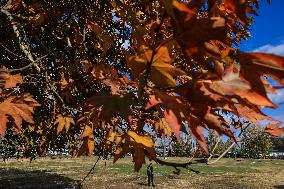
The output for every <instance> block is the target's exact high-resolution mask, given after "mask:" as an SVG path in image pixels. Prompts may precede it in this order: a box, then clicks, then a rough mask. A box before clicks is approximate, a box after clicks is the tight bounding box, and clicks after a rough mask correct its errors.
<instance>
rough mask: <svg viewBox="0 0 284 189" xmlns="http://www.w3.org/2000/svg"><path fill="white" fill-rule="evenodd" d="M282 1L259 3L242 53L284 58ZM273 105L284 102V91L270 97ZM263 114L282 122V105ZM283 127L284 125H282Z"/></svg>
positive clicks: (283, 10)
mask: <svg viewBox="0 0 284 189" xmlns="http://www.w3.org/2000/svg"><path fill="white" fill-rule="evenodd" d="M283 8H284V0H272V2H271V4H268V3H267V2H266V1H265V0H263V1H262V2H261V3H260V9H259V11H258V13H259V16H257V17H255V23H254V24H253V26H252V30H251V32H250V33H251V34H252V37H251V38H249V40H247V41H243V43H242V45H240V49H241V50H242V51H257V52H267V53H273V54H278V55H282V56H284V9H283ZM270 98H271V99H272V101H274V102H275V103H277V104H278V103H281V102H284V89H282V90H278V92H277V95H273V96H270ZM263 112H264V113H266V114H267V115H269V116H272V117H274V118H277V119H278V120H281V121H282V122H284V104H282V105H279V107H278V108H277V109H276V110H274V109H264V110H263ZM283 125H284V124H283Z"/></svg>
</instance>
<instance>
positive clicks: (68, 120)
mask: <svg viewBox="0 0 284 189" xmlns="http://www.w3.org/2000/svg"><path fill="white" fill-rule="evenodd" d="M57 124H58V126H57V131H56V132H57V134H59V133H60V132H62V130H63V128H65V130H66V132H68V130H69V128H70V124H73V125H75V122H74V119H73V118H72V117H63V115H61V114H59V115H57V119H56V121H55V122H54V125H57Z"/></svg>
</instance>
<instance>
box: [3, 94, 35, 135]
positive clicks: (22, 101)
mask: <svg viewBox="0 0 284 189" xmlns="http://www.w3.org/2000/svg"><path fill="white" fill-rule="evenodd" d="M36 106H39V104H38V103H37V101H35V100H34V99H33V98H32V97H31V96H30V95H28V94H25V95H24V96H22V97H20V98H16V97H9V98H7V99H6V100H4V102H2V103H0V121H1V124H0V126H1V129H0V130H1V133H0V134H1V135H4V134H5V130H6V127H7V126H6V124H7V116H11V117H12V118H13V119H14V122H15V124H16V126H17V128H18V129H21V125H22V122H23V120H24V121H26V122H29V123H34V121H33V115H32V113H33V108H35V107H36Z"/></svg>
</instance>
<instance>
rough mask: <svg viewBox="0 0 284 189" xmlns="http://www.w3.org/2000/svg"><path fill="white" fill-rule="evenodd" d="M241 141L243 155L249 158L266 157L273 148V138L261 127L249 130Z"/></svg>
mask: <svg viewBox="0 0 284 189" xmlns="http://www.w3.org/2000/svg"><path fill="white" fill-rule="evenodd" d="M241 141H242V144H241V154H242V155H243V156H246V157H249V158H261V157H265V155H267V154H268V153H269V150H270V149H271V148H272V140H271V136H270V135H268V134H266V133H265V132H264V130H263V129H261V128H259V127H250V128H247V130H246V131H245V132H244V134H243V136H242V138H241Z"/></svg>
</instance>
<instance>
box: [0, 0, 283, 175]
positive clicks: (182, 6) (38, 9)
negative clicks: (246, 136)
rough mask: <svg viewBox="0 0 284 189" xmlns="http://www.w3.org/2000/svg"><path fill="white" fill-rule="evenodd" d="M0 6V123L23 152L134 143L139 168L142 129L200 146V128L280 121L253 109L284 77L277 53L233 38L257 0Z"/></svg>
mask: <svg viewBox="0 0 284 189" xmlns="http://www.w3.org/2000/svg"><path fill="white" fill-rule="evenodd" d="M0 7H1V11H0V46H1V48H0V55H1V56H0V64H1V70H0V82H1V84H0V85H1V88H0V134H1V135H5V133H6V130H7V128H11V129H12V130H14V131H16V132H17V133H18V137H19V139H20V141H21V142H22V144H23V145H24V147H23V150H24V151H25V154H26V155H27V156H30V155H31V154H34V153H37V154H44V153H45V152H46V151H47V150H48V149H63V148H64V149H65V148H68V150H69V151H70V152H71V153H72V154H73V155H83V154H92V153H93V152H95V153H100V152H109V151H112V150H114V154H113V155H114V161H116V160H117V159H119V158H121V157H123V156H124V155H125V154H127V153H132V154H133V157H134V161H135V170H139V169H140V168H141V166H142V164H143V163H144V162H145V157H150V158H152V159H154V160H157V158H156V154H155V151H154V149H153V145H154V141H153V136H154V135H153V134H152V133H155V137H156V136H158V137H163V136H169V137H173V138H175V139H177V140H180V132H183V133H186V134H188V135H191V136H192V137H194V138H195V139H196V141H197V142H198V144H199V146H201V147H202V148H203V149H204V151H205V152H207V153H208V147H207V140H206V137H205V135H204V132H205V131H206V130H208V129H212V130H215V131H216V132H217V133H218V134H219V135H226V136H228V137H229V138H231V139H232V140H235V135H234V134H235V131H236V130H240V129H242V127H243V126H244V125H247V124H248V123H254V124H256V125H259V126H261V124H262V122H261V121H262V120H268V121H269V124H267V125H266V132H267V133H270V134H272V135H283V133H284V128H281V127H280V126H281V123H280V122H279V121H277V120H274V119H273V118H271V117H269V116H267V115H265V114H264V113H263V112H262V108H264V107H268V108H277V105H276V104H274V103H273V102H272V101H271V100H270V99H269V98H268V95H267V94H268V93H275V89H278V88H282V87H283V86H284V82H283V78H284V58H283V57H280V56H277V55H274V54H265V53H255V52H241V51H240V50H239V49H238V45H239V44H240V43H241V41H242V40H245V39H247V38H248V37H250V33H249V29H250V26H251V24H252V23H253V15H257V9H258V8H259V2H258V0H185V1H178V0H161V1H156V0H143V1H134V0H110V1H103V0H62V1H58V0H9V1H8V0H6V1H5V0H4V1H1V2H0ZM252 70H253V71H252ZM271 79H272V80H274V81H276V82H277V83H278V84H277V85H276V86H273V85H272V84H271V82H270V80H271ZM273 83H275V82H273ZM150 131H151V132H150Z"/></svg>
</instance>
